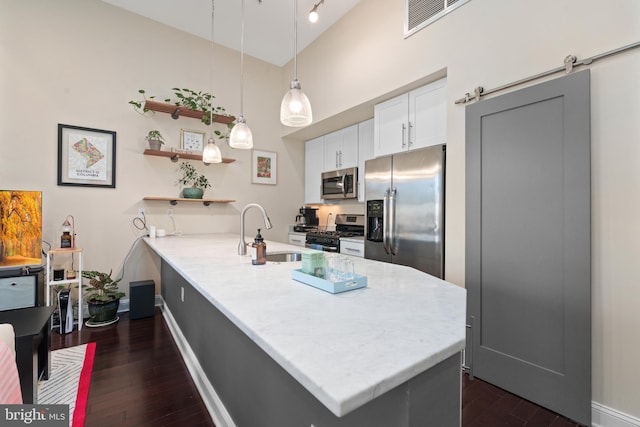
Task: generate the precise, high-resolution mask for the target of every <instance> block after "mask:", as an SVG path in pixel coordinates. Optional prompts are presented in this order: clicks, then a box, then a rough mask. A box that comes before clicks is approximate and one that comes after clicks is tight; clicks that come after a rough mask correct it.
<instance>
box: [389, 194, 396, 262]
mask: <svg viewBox="0 0 640 427" xmlns="http://www.w3.org/2000/svg"><path fill="white" fill-rule="evenodd" d="M397 193H398V190H397V189H396V188H395V187H394V188H393V190H391V194H390V195H389V205H390V206H389V230H390V233H389V234H390V236H389V237H390V242H389V248H390V250H391V254H392V255H397V254H396V252H398V248H397V246H398V245H397V239H396V194H397Z"/></svg>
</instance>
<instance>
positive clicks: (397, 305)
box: [144, 234, 466, 416]
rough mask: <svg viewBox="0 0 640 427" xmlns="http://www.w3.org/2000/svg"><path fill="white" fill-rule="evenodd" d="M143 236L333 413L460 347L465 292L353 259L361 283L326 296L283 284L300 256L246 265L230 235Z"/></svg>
mask: <svg viewBox="0 0 640 427" xmlns="http://www.w3.org/2000/svg"><path fill="white" fill-rule="evenodd" d="M144 240H145V242H146V243H147V244H148V245H149V247H151V248H152V249H153V250H154V251H155V252H156V253H157V254H158V255H159V256H160V257H162V258H163V259H164V260H165V261H166V262H167V263H168V264H169V265H171V266H172V267H173V268H174V269H175V270H176V271H177V272H178V273H180V274H181V275H182V276H183V277H184V279H185V280H187V281H188V282H189V283H190V284H191V285H192V286H193V287H194V288H195V289H197V290H198V291H199V292H201V293H202V295H203V296H205V298H207V299H208V300H209V301H210V302H211V303H212V304H213V305H214V306H215V307H216V308H217V309H218V310H220V311H221V312H222V313H224V314H225V315H226V316H227V317H228V318H229V319H230V320H231V321H232V322H233V323H234V324H235V325H236V326H237V327H238V328H239V329H241V330H242V331H243V332H244V333H245V334H246V335H247V336H248V337H249V338H250V339H251V340H253V342H255V344H256V345H258V346H259V347H260V348H261V349H262V350H264V351H265V352H266V353H267V354H268V355H269V356H270V357H271V358H273V359H274V360H275V361H276V362H277V363H278V364H279V365H280V366H281V367H282V368H283V369H285V370H286V371H287V372H288V373H289V374H290V375H292V376H293V377H294V378H295V379H296V380H297V381H298V382H300V383H301V384H302V385H303V386H304V387H305V388H306V389H307V390H308V391H309V392H310V393H311V394H312V395H313V396H315V397H316V398H317V399H318V400H319V401H320V402H322V403H323V404H324V405H325V406H326V407H327V408H328V409H329V410H330V411H331V412H333V413H334V414H335V415H336V416H343V415H345V414H347V413H349V412H351V411H353V410H354V409H356V408H358V407H360V406H362V405H364V404H365V403H367V402H369V401H371V400H373V399H375V398H376V397H378V396H380V395H382V394H383V393H385V392H387V391H389V390H391V389H392V388H394V387H396V386H398V385H400V384H402V383H404V382H406V381H408V380H409V379H411V378H413V377H414V376H416V375H418V374H420V373H422V372H424V371H426V370H428V369H429V368H431V367H433V366H435V365H436V364H438V363H440V362H442V361H443V360H445V359H447V358H449V357H450V356H452V355H454V354H455V353H458V352H460V351H461V350H462V349H463V348H464V344H465V333H466V332H465V317H466V314H465V313H466V290H465V289H464V288H461V287H459V286H456V285H453V284H451V283H448V282H445V281H443V280H440V279H438V278H435V277H433V276H430V275H428V274H425V273H422V272H420V271H418V270H415V269H413V268H409V267H404V266H399V265H394V264H388V263H382V262H378V261H373V260H367V259H360V258H356V257H353V261H354V263H355V269H356V273H358V274H363V275H366V276H367V277H368V286H367V287H366V288H364V289H358V290H354V291H349V292H345V293H341V294H335V295H334V294H330V293H327V292H324V291H321V290H319V289H316V288H313V287H310V286H307V285H305V284H302V283H300V282H297V281H295V280H292V279H291V271H292V270H293V269H295V268H300V267H301V262H283V263H271V262H267V264H266V265H258V266H256V265H252V264H251V257H250V256H240V255H237V254H236V251H237V245H238V241H239V237H238V236H237V235H235V234H209V235H182V236H169V237H164V238H153V239H152V238H149V237H146V238H145V239H144ZM300 249H301V248H299V247H297V246H292V245H288V244H283V243H278V242H270V241H268V242H267V253H269V252H278V251H300ZM163 286H170V285H168V284H163Z"/></svg>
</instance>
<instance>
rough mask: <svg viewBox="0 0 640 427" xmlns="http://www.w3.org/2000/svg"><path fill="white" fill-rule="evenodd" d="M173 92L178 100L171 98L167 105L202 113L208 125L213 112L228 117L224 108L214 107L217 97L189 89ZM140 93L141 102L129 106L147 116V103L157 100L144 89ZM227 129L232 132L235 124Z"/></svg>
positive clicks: (220, 134)
mask: <svg viewBox="0 0 640 427" xmlns="http://www.w3.org/2000/svg"><path fill="white" fill-rule="evenodd" d="M171 90H172V91H173V92H174V95H175V97H176V100H175V101H174V100H172V99H171V98H165V99H164V102H165V103H167V104H173V105H175V106H176V107H184V108H187V109H189V110H195V111H200V112H202V113H203V114H202V118H201V121H202V122H203V123H205V124H207V125H209V124H211V112H212V111H213V113H214V114H216V115H226V113H225V111H226V110H225V109H224V107H219V106H218V107H216V106H213V105H212V103H211V101H212V100H213V99H214V98H215V96H214V95H212V94H210V93H207V92H196V91H195V90H192V89H188V88H182V89H181V88H177V87H174V88H171ZM138 93H139V94H141V95H142V98H143V99H142V100H140V101H135V100H131V101H129V104H131V105H133V108H134V110H136V111H137V112H138V113H140V114H145V113H147V112H148V111H149V109H147V108H146V107H145V103H146V102H147V101H153V100H154V99H155V96H147V95H146V91H145V90H144V89H139V90H138ZM176 118H177V117H176ZM227 127H228V128H229V130H230V129H231V128H232V127H233V123H229V124H227ZM216 134H217V135H218V136H219V137H220V138H224V137H225V136H224V135H222V133H221V132H219V131H216Z"/></svg>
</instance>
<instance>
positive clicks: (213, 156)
mask: <svg viewBox="0 0 640 427" xmlns="http://www.w3.org/2000/svg"><path fill="white" fill-rule="evenodd" d="M202 161H203V162H204V163H222V153H221V152H220V149H219V148H218V146H217V145H216V143H215V142H214V140H213V138H209V142H208V144H207V146H206V147H204V150H203V151H202Z"/></svg>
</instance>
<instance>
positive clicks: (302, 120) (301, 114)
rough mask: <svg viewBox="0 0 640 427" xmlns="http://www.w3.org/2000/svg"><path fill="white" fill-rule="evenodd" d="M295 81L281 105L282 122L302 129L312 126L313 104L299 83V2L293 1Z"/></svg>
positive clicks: (292, 81) (292, 82)
mask: <svg viewBox="0 0 640 427" xmlns="http://www.w3.org/2000/svg"><path fill="white" fill-rule="evenodd" d="M293 32H294V37H293V80H291V85H290V86H289V87H290V89H289V91H288V92H287V93H285V95H284V97H283V98H282V104H281V105H280V121H281V122H282V124H283V125H285V126H291V127H302V126H307V125H310V124H311V121H312V120H313V117H312V114H311V103H310V102H309V98H307V95H305V94H304V92H303V91H302V88H301V86H300V82H299V81H298V1H297V0H293Z"/></svg>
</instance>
